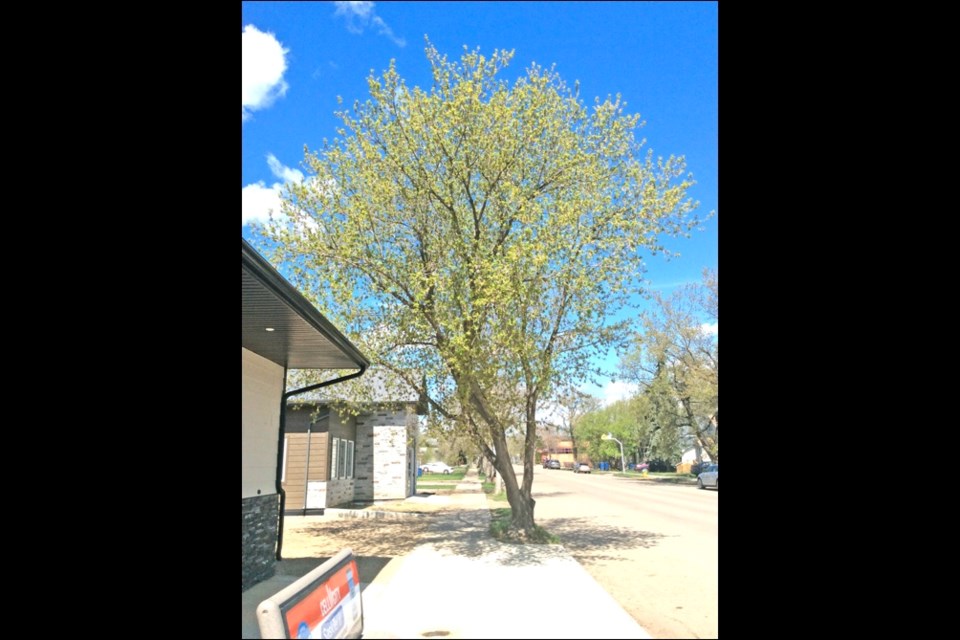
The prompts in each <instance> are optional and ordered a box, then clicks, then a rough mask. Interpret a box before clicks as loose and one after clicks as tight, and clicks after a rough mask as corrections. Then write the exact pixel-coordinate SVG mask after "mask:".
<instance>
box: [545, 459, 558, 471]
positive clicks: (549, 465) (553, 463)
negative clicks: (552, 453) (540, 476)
mask: <svg viewBox="0 0 960 640" xmlns="http://www.w3.org/2000/svg"><path fill="white" fill-rule="evenodd" d="M543 468H544V469H559V468H560V461H559V460H547V461H545V462H544V463H543Z"/></svg>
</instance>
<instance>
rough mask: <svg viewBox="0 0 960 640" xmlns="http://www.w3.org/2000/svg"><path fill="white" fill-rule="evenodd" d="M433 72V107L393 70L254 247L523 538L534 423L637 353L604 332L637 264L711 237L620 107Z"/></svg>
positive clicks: (618, 331) (311, 161) (548, 86)
mask: <svg viewBox="0 0 960 640" xmlns="http://www.w3.org/2000/svg"><path fill="white" fill-rule="evenodd" d="M426 55H427V59H428V61H429V64H430V67H431V70H432V77H433V83H432V86H431V87H429V88H428V89H426V90H425V89H421V88H420V87H412V88H411V87H408V86H407V85H406V83H405V82H404V80H403V79H402V78H401V77H400V76H399V74H398V72H397V70H396V68H395V64H394V63H393V62H391V64H390V66H389V68H388V69H387V70H386V71H384V72H383V73H382V74H381V75H380V76H374V75H372V74H371V76H370V77H369V78H368V87H369V91H370V98H369V99H368V100H367V101H366V102H363V103H361V102H359V101H358V102H356V103H354V104H353V107H352V109H350V110H344V111H342V112H339V113H338V116H339V117H340V119H341V121H342V123H343V125H342V127H340V128H339V129H338V131H337V134H338V136H337V138H336V139H335V140H334V141H332V142H328V141H325V142H324V146H323V148H322V150H319V151H310V150H307V152H306V155H305V168H306V169H307V171H308V173H309V175H310V177H309V179H308V180H305V181H304V182H302V183H300V184H296V185H293V186H292V187H291V188H290V189H289V191H288V193H287V194H286V195H285V198H284V200H285V202H284V209H283V210H284V214H285V215H284V216H283V217H279V218H277V219H276V220H275V221H274V222H273V223H271V224H270V225H268V226H266V227H265V228H263V229H262V230H261V233H262V234H263V236H264V237H265V238H266V239H268V240H270V241H271V242H269V243H267V244H270V245H272V246H275V247H276V255H275V259H276V260H277V261H278V262H283V263H285V264H287V265H289V266H290V268H291V269H292V270H293V275H292V278H293V279H294V280H295V281H296V282H297V284H298V285H299V286H300V287H301V288H302V289H304V290H306V291H308V292H310V293H311V294H312V296H313V297H314V299H315V300H316V302H317V304H318V306H319V307H320V308H321V309H322V310H323V311H324V313H326V314H327V315H328V317H330V318H331V320H333V321H334V322H335V323H336V324H337V325H338V326H340V327H342V328H343V329H344V332H345V333H347V334H348V335H349V336H351V339H352V340H354V341H355V343H356V344H357V345H358V346H359V347H360V348H361V350H362V351H363V352H364V353H365V354H367V355H368V356H369V357H370V358H371V359H372V361H373V362H375V364H377V365H378V366H382V367H385V368H387V369H389V370H391V371H393V372H394V373H395V374H396V375H397V376H398V377H399V378H400V379H402V380H404V381H405V383H406V384H408V385H410V387H412V388H414V389H416V390H417V391H418V392H420V393H422V394H423V396H424V397H425V398H427V399H428V401H429V404H430V406H431V409H432V410H433V411H436V412H438V413H439V414H441V415H442V416H444V417H445V418H447V420H448V421H449V422H448V423H452V424H456V425H458V428H459V429H462V430H463V431H464V432H466V433H469V434H470V435H471V437H472V438H473V439H474V441H475V442H476V443H477V445H478V446H479V447H480V449H481V450H482V451H483V454H484V455H485V456H486V458H487V459H488V460H489V461H490V463H491V464H493V465H494V467H495V468H496V469H497V471H498V472H499V473H500V474H501V476H502V477H503V480H504V486H505V488H506V490H507V495H508V499H509V502H510V505H511V507H512V514H513V516H512V517H513V528H514V531H515V532H516V533H517V535H518V536H525V535H529V534H530V533H531V532H533V530H534V527H535V525H534V518H533V508H534V501H533V499H532V498H531V496H530V489H531V486H532V481H533V465H534V461H533V458H534V453H535V445H536V424H537V411H538V407H540V406H541V404H542V401H543V400H545V399H546V398H548V397H549V396H550V395H551V394H552V393H554V392H555V391H556V390H557V389H559V388H561V386H569V385H571V384H575V383H576V382H577V381H580V380H584V379H586V378H589V377H590V376H591V375H592V374H593V373H595V372H596V367H595V366H594V364H593V362H594V356H596V355H598V354H601V353H605V352H606V350H607V348H608V347H609V346H610V345H611V344H612V343H620V342H622V341H624V340H625V339H626V338H627V336H628V331H629V326H628V323H627V322H619V323H614V322H611V321H610V319H611V318H612V317H613V315H614V313H616V312H618V311H620V310H621V309H622V308H623V307H624V306H626V305H629V304H630V303H631V300H632V296H634V295H635V294H637V293H639V292H640V291H641V287H642V274H643V271H644V266H643V258H644V257H648V256H650V255H652V254H657V253H663V252H665V249H664V248H663V246H662V245H661V240H662V237H663V236H665V235H671V234H673V235H683V234H687V233H688V232H689V231H690V230H691V229H693V228H694V227H695V226H696V225H697V224H699V221H698V220H697V218H696V216H695V215H694V209H695V207H696V203H694V202H692V201H691V200H690V199H689V198H688V197H687V195H686V192H687V189H688V188H689V186H690V185H691V184H692V179H691V177H690V176H689V175H686V168H685V163H684V160H683V158H682V157H673V156H671V157H667V158H663V157H654V155H653V153H652V152H646V153H643V149H642V148H643V146H644V141H643V140H638V139H637V138H636V137H635V131H636V130H637V129H638V128H639V127H640V126H642V125H641V123H640V120H639V116H638V115H635V114H633V115H631V114H628V113H626V112H625V103H624V102H623V101H621V99H620V97H619V96H617V97H615V98H612V97H608V98H607V99H605V100H602V101H601V100H600V99H596V100H595V101H594V104H593V105H592V106H590V107H588V106H586V105H585V104H584V103H583V102H582V101H581V100H580V97H579V95H578V92H577V91H576V90H571V89H570V88H569V87H568V86H567V85H566V84H565V83H564V81H563V80H562V79H561V78H560V76H559V75H558V74H557V73H556V72H555V71H554V70H553V69H545V68H543V67H540V66H538V65H536V64H531V65H530V66H529V67H528V68H527V70H526V73H525V74H523V75H521V76H520V77H519V78H518V79H516V80H515V81H514V82H513V83H510V82H508V81H507V80H505V79H502V77H500V76H501V74H502V72H503V70H504V69H505V68H506V67H507V65H508V63H509V61H510V60H511V58H512V57H513V53H512V52H503V51H495V52H494V53H493V55H492V56H490V57H489V58H487V57H485V56H483V55H481V54H480V53H479V52H478V51H473V52H470V51H467V50H466V49H465V51H464V53H463V55H462V56H461V58H460V59H459V60H457V61H449V60H448V59H447V57H446V56H445V55H441V54H440V53H439V52H438V51H437V50H436V49H435V48H434V47H433V46H432V45H430V43H429V42H428V43H427V47H426ZM361 380H362V378H361ZM511 430H517V431H518V432H519V433H521V434H523V437H524V456H523V458H524V475H523V479H522V482H518V480H517V477H516V475H515V474H514V471H513V467H512V465H511V464H510V456H509V453H508V447H507V435H508V434H509V433H511Z"/></svg>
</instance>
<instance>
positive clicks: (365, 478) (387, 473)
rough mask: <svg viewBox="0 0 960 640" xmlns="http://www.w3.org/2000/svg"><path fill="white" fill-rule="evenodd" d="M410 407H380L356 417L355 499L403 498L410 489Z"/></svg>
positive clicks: (412, 423) (412, 430)
mask: <svg viewBox="0 0 960 640" xmlns="http://www.w3.org/2000/svg"><path fill="white" fill-rule="evenodd" d="M416 425H417V416H416V414H415V413H414V412H413V411H412V410H408V409H399V410H381V411H375V412H373V413H368V414H361V415H360V416H359V417H358V418H357V445H356V447H357V448H356V467H355V468H356V487H355V492H354V495H355V500H358V501H362V502H372V501H374V500H397V499H400V500H402V499H403V498H406V497H407V496H410V495H412V493H413V482H412V473H413V469H414V466H413V464H414V463H413V457H412V456H413V453H414V451H415V449H414V448H413V447H412V446H408V442H410V441H411V439H412V438H413V436H414V434H415V433H416Z"/></svg>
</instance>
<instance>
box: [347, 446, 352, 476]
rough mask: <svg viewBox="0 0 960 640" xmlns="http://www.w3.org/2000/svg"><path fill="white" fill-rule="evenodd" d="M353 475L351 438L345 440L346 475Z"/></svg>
mask: <svg viewBox="0 0 960 640" xmlns="http://www.w3.org/2000/svg"><path fill="white" fill-rule="evenodd" d="M346 477H348V478H352V477H353V440H348V441H347V476H346Z"/></svg>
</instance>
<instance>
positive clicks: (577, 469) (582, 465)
mask: <svg viewBox="0 0 960 640" xmlns="http://www.w3.org/2000/svg"><path fill="white" fill-rule="evenodd" d="M573 472H574V473H590V465H588V464H587V463H586V462H574V463H573Z"/></svg>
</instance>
